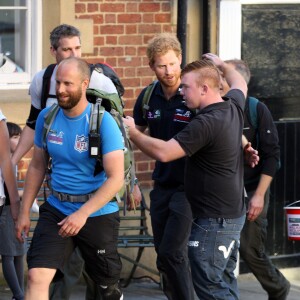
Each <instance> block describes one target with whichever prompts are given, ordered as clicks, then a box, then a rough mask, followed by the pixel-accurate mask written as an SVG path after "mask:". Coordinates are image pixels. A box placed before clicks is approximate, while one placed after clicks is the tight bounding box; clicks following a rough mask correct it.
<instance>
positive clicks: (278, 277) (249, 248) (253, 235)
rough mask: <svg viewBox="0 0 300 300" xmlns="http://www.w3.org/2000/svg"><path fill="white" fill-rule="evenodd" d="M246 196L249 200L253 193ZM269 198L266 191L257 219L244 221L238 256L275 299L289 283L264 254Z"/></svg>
mask: <svg viewBox="0 0 300 300" xmlns="http://www.w3.org/2000/svg"><path fill="white" fill-rule="evenodd" d="M247 194H248V200H249V199H251V197H252V196H253V194H254V191H250V192H249V191H247ZM269 198H270V194H269V190H268V191H267V192H266V195H265V204H264V209H263V211H262V212H261V214H260V215H259V216H258V218H257V219H256V220H255V221H252V222H250V221H248V220H247V219H246V221H245V225H244V228H243V230H242V232H241V244H240V254H241V257H242V258H243V260H244V261H245V262H246V264H247V266H248V267H249V269H250V270H251V272H252V273H253V274H254V275H255V277H256V278H257V280H258V281H259V282H260V284H261V285H262V287H263V289H264V290H266V291H267V293H268V295H269V297H274V298H277V297H278V296H279V295H281V294H282V292H283V291H286V289H287V288H288V285H289V282H288V281H287V279H286V278H285V277H284V276H283V274H282V273H281V272H280V271H279V270H278V269H277V268H276V267H275V266H274V265H273V263H272V261H271V260H270V258H269V257H268V255H267V254H266V249H265V242H266V238H267V225H268V220H267V212H268V207H269ZM248 200H247V201H248ZM247 204H248V203H247Z"/></svg>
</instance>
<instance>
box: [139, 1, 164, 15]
mask: <svg viewBox="0 0 300 300" xmlns="http://www.w3.org/2000/svg"><path fill="white" fill-rule="evenodd" d="M159 10H160V4H159V3H141V4H140V5H139V11H140V12H147V13H149V12H158V11H159Z"/></svg>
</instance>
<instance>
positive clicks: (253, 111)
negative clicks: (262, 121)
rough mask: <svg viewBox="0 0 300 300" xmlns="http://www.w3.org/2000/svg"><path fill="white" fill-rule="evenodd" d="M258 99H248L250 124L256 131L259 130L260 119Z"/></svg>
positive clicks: (247, 111)
mask: <svg viewBox="0 0 300 300" xmlns="http://www.w3.org/2000/svg"><path fill="white" fill-rule="evenodd" d="M258 101H259V100H258V99H256V98H254V97H248V101H247V103H248V107H246V113H247V114H248V119H249V122H250V123H251V126H252V127H254V128H255V130H256V129H257V128H258V118H257V104H258Z"/></svg>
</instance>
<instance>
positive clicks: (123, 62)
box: [118, 57, 141, 67]
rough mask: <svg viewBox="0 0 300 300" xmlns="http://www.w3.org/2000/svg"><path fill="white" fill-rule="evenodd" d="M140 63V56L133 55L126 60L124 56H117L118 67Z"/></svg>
mask: <svg viewBox="0 0 300 300" xmlns="http://www.w3.org/2000/svg"><path fill="white" fill-rule="evenodd" d="M140 65H141V58H140V57H133V58H132V59H131V60H130V61H128V60H127V59H126V58H125V57H120V58H118V66H120V67H127V66H130V67H133V66H135V67H138V66H140Z"/></svg>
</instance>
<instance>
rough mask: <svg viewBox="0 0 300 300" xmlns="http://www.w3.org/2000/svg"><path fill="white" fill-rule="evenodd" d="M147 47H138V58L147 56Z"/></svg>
mask: <svg viewBox="0 0 300 300" xmlns="http://www.w3.org/2000/svg"><path fill="white" fill-rule="evenodd" d="M146 51H147V47H146V46H141V47H140V46H138V48H137V52H138V56H146Z"/></svg>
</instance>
